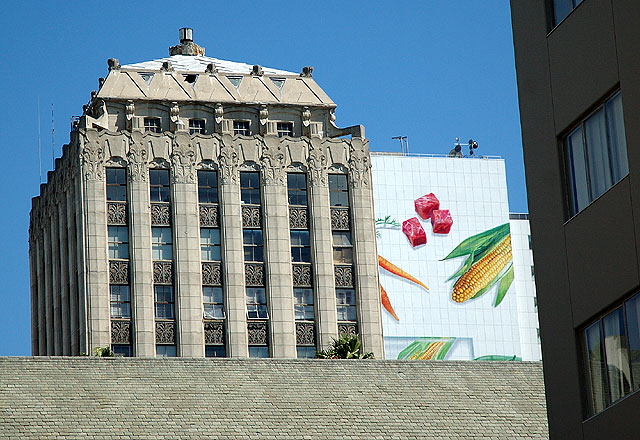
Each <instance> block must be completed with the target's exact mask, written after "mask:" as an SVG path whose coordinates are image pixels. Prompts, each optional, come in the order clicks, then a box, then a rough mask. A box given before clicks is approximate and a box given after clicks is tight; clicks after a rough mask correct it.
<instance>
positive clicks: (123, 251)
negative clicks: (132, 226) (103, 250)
mask: <svg viewBox="0 0 640 440" xmlns="http://www.w3.org/2000/svg"><path fill="white" fill-rule="evenodd" d="M112 231H119V232H122V231H124V235H126V236H125V237H123V236H122V235H121V234H120V233H119V232H118V233H115V234H113V233H112ZM125 240H126V241H125ZM107 247H108V254H109V259H110V260H128V259H129V228H128V227H127V226H121V225H108V226H107Z"/></svg>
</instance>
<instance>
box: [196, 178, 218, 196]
mask: <svg viewBox="0 0 640 440" xmlns="http://www.w3.org/2000/svg"><path fill="white" fill-rule="evenodd" d="M198 201H199V202H200V203H218V172H217V171H209V170H200V171H198Z"/></svg>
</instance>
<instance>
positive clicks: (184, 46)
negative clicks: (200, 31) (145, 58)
mask: <svg viewBox="0 0 640 440" xmlns="http://www.w3.org/2000/svg"><path fill="white" fill-rule="evenodd" d="M169 55H170V56H173V55H191V56H196V55H204V47H200V46H198V45H197V44H196V43H194V42H193V29H191V28H186V27H185V28H180V44H178V45H177V46H171V47H170V48H169Z"/></svg>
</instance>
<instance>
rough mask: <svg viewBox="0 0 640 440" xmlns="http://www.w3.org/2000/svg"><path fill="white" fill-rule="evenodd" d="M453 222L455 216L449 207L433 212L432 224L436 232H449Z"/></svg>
mask: <svg viewBox="0 0 640 440" xmlns="http://www.w3.org/2000/svg"><path fill="white" fill-rule="evenodd" d="M452 224H453V218H451V213H450V212H449V210H448V209H436V210H434V211H433V212H432V213H431V226H432V227H433V232H434V234H448V233H449V231H450V230H451V225H452Z"/></svg>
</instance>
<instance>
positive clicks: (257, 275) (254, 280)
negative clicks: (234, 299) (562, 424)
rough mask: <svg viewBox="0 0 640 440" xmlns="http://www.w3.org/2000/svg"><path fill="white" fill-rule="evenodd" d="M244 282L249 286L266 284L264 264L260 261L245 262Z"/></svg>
mask: <svg viewBox="0 0 640 440" xmlns="http://www.w3.org/2000/svg"><path fill="white" fill-rule="evenodd" d="M244 283H245V285H247V286H264V266H263V265H262V264H260V263H245V264H244Z"/></svg>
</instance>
